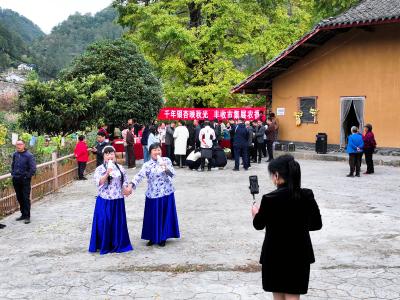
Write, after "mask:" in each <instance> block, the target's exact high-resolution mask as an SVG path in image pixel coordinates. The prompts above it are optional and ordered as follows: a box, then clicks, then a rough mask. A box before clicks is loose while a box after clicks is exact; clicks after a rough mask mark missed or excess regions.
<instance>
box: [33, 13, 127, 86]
mask: <svg viewBox="0 0 400 300" xmlns="http://www.w3.org/2000/svg"><path fill="white" fill-rule="evenodd" d="M116 17H117V12H116V10H115V9H114V8H112V7H108V8H106V9H104V10H102V11H100V12H98V13H97V14H95V15H94V16H92V15H91V14H85V15H81V14H79V13H76V14H74V15H71V16H69V17H68V19H67V20H66V21H64V22H62V23H61V24H59V25H58V26H56V27H54V28H53V30H52V31H51V33H50V34H49V35H46V36H44V37H43V38H40V39H38V40H36V41H35V42H34V43H33V44H32V47H31V51H32V52H33V53H35V56H36V58H35V63H36V64H37V65H38V67H39V74H40V75H41V77H44V78H45V79H50V78H55V77H56V75H57V73H58V72H59V71H60V70H61V69H63V68H64V67H66V66H67V65H68V64H69V63H70V62H71V61H72V60H73V58H74V57H75V56H77V55H80V54H82V53H83V52H84V50H85V49H86V47H87V46H88V45H89V44H91V43H93V42H95V41H98V40H101V39H117V38H120V37H121V35H122V31H123V29H122V27H121V26H120V25H117V24H116V23H114V20H115V19H116Z"/></svg>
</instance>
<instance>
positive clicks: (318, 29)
mask: <svg viewBox="0 0 400 300" xmlns="http://www.w3.org/2000/svg"><path fill="white" fill-rule="evenodd" d="M393 23H400V17H392V18H390V19H384V20H370V21H363V22H353V23H342V24H335V25H326V26H323V25H322V24H319V25H317V26H316V27H314V29H313V30H312V31H310V32H309V33H308V34H306V35H304V36H303V37H302V38H301V39H300V40H298V41H297V42H295V43H294V44H292V45H290V46H289V47H288V48H286V50H284V51H282V52H281V53H280V54H279V55H278V56H277V57H276V58H274V59H272V60H271V61H270V62H269V63H267V64H265V65H264V66H262V67H261V68H260V69H258V70H257V71H255V72H254V73H253V74H251V75H250V76H249V77H247V78H246V79H245V80H243V81H242V82H240V83H239V84H237V85H236V86H234V87H233V88H232V89H231V91H230V93H231V94H235V93H240V92H242V90H245V86H246V85H247V84H248V83H250V82H251V81H253V80H254V79H256V78H257V77H259V76H260V75H262V74H264V73H265V72H266V71H268V69H270V68H271V67H272V66H274V65H275V64H276V63H278V62H279V61H281V60H282V59H284V58H285V57H286V56H288V55H289V54H290V53H292V52H293V51H294V50H295V49H297V48H298V47H300V46H301V45H302V44H303V43H305V42H306V41H307V40H309V39H310V38H312V37H313V36H315V35H316V34H317V33H319V32H321V31H326V30H333V29H340V28H349V27H362V26H372V25H383V24H393Z"/></svg>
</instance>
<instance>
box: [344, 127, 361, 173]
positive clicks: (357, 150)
mask: <svg viewBox="0 0 400 300" xmlns="http://www.w3.org/2000/svg"><path fill="white" fill-rule="evenodd" d="M351 132H352V133H351V134H350V135H349V137H348V141H347V148H346V152H347V153H348V154H349V165H350V173H349V174H347V177H354V170H355V171H356V176H357V177H360V167H361V157H362V153H363V148H364V142H363V138H362V135H361V134H360V133H359V132H358V128H357V127H356V126H353V127H351Z"/></svg>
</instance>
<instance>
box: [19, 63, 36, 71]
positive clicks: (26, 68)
mask: <svg viewBox="0 0 400 300" xmlns="http://www.w3.org/2000/svg"><path fill="white" fill-rule="evenodd" d="M18 70H19V71H32V70H33V68H32V67H31V66H29V65H27V64H20V65H18Z"/></svg>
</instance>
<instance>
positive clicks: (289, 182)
mask: <svg viewBox="0 0 400 300" xmlns="http://www.w3.org/2000/svg"><path fill="white" fill-rule="evenodd" d="M268 171H269V173H270V174H271V175H272V174H276V173H278V175H279V176H280V177H281V178H282V179H283V180H284V181H285V183H284V184H283V185H285V186H287V187H288V188H289V192H290V194H291V195H292V196H293V198H294V199H295V200H298V199H300V193H301V170H300V165H299V163H298V162H297V161H295V160H294V157H293V156H292V155H289V154H286V155H282V156H279V157H278V158H276V159H273V160H272V161H271V162H270V163H269V165H268Z"/></svg>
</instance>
